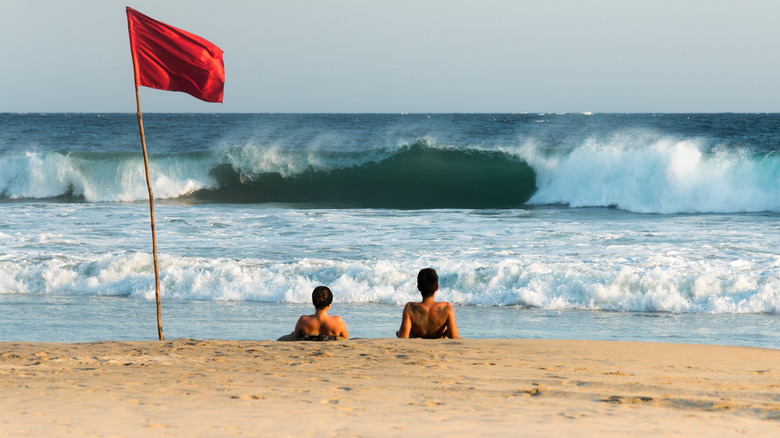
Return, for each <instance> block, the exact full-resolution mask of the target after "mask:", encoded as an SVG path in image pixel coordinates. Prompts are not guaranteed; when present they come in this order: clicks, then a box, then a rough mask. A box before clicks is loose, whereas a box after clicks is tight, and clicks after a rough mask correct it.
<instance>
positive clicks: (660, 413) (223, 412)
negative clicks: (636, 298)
mask: <svg viewBox="0 0 780 438" xmlns="http://www.w3.org/2000/svg"><path fill="white" fill-rule="evenodd" d="M0 351H2V353H1V354H0V375H2V378H0V412H2V416H0V435H2V436H141V435H143V436H290V435H303V436H402V435H411V436H422V435H430V434H436V435H443V434H449V435H452V436H499V435H507V434H508V435H510V436H518V435H525V436H572V435H575V434H577V435H580V436H626V435H629V434H630V435H634V436H636V435H639V436H655V435H658V434H662V433H663V434H665V435H672V436H674V435H677V436H693V435H696V436H725V435H740V436H777V435H778V434H780V369H778V367H779V366H780V351H778V350H770V349H757V348H745V347H724V346H709V345H685V344H660V343H630V342H603V341H567V340H469V339H466V340H444V341H425V340H396V339H356V340H350V341H340V342H276V341H220V340H205V341H203V340H192V339H177V340H172V341H162V342H153V341H139V342H96V343H84V344H55V343H16V342H3V343H0Z"/></svg>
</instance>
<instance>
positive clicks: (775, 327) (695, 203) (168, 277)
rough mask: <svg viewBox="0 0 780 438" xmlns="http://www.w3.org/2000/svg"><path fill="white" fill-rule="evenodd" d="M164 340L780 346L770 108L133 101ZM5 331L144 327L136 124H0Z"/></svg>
mask: <svg viewBox="0 0 780 438" xmlns="http://www.w3.org/2000/svg"><path fill="white" fill-rule="evenodd" d="M144 124H145V130H146V137H147V146H148V149H149V155H150V166H151V176H152V183H153V188H154V193H155V196H156V200H155V216H156V219H157V221H156V226H157V236H158V244H159V256H160V268H161V285H162V315H163V328H164V331H165V335H166V338H168V339H173V338H182V337H187V338H200V339H209V338H220V339H276V338H277V337H279V336H281V335H283V334H286V333H289V332H290V331H292V329H293V327H294V325H295V322H296V320H297V318H298V316H299V315H301V314H304V313H311V310H312V306H311V304H310V296H311V291H312V289H313V288H314V287H315V286H317V285H320V284H324V285H327V286H329V287H330V288H331V289H332V290H333V292H334V296H335V298H334V304H333V308H332V310H331V313H332V314H336V315H341V316H342V317H343V318H344V319H345V321H346V322H347V325H348V328H349V330H350V334H351V335H352V337H364V338H366V337H367V338H373V337H393V336H394V334H395V330H397V329H398V326H399V325H400V315H401V311H402V308H403V304H404V303H406V302H407V301H411V300H417V299H418V297H419V293H418V292H417V291H416V283H415V279H416V273H417V271H418V270H419V269H421V268H424V267H433V268H435V269H436V270H437V271H438V273H439V277H440V285H441V289H440V291H439V293H438V294H437V299H439V300H445V301H450V302H452V303H453V304H454V305H455V308H456V314H457V318H458V325H459V328H460V333H461V336H463V337H466V338H556V339H604V340H624V341H651V342H686V343H701V344H723V345H746V346H754V347H764V348H775V349H778V348H780V114H157V113H149V114H144ZM0 243H1V244H2V247H3V251H2V253H0V312H2V314H3V317H2V318H0V340H1V341H57V342H88V341H98V340H131V339H132V340H146V339H156V338H157V327H156V311H155V301H154V271H153V267H152V254H151V253H152V245H151V232H150V223H149V208H148V199H147V192H146V183H145V179H144V170H143V158H142V154H141V146H140V140H139V133H138V124H137V119H136V115H135V114H0Z"/></svg>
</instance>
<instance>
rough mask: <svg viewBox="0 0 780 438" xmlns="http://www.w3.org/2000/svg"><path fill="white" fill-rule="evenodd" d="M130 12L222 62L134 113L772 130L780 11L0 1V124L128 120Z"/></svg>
mask: <svg viewBox="0 0 780 438" xmlns="http://www.w3.org/2000/svg"><path fill="white" fill-rule="evenodd" d="M125 6H130V7H132V8H134V9H137V10H138V11H140V12H141V13H144V14H146V15H149V16H150V17H152V18H155V19H157V20H160V21H162V22H165V23H168V24H170V25H172V26H176V27H179V28H182V29H184V30H187V31H189V32H192V33H195V34H198V35H200V36H202V37H204V38H206V39H208V40H210V41H211V42H213V43H215V44H217V45H218V46H219V47H221V48H222V49H223V50H224V51H225V70H226V76H227V79H226V84H225V95H224V103H222V104H213V103H206V102H201V101H199V100H197V99H195V98H193V97H190V96H189V95H186V94H184V93H173V92H165V91H158V90H152V89H148V88H142V90H141V105H142V108H143V110H144V112H380V113H398V112H418V113H419V112H422V113H425V112H432V113H436V112H438V113H441V112H581V111H592V112H780V24H778V23H780V1H777V0H740V1H737V0H734V1H723V0H652V1H640V0H598V1H596V0H538V1H526V0H473V1H458V0H393V1H386V0H344V1H335V0H301V1H296V0H286V1H259V0H255V1H250V0H246V1H231V0H218V1H205V0H164V1H162V0H122V1H115V0H92V1H87V0H70V1H56V0H48V1H47V0H0V41H1V42H2V44H0V59H2V66H1V67H0V112H135V91H134V87H133V72H132V64H131V57H130V48H129V42H128V35H127V20H126V15H125Z"/></svg>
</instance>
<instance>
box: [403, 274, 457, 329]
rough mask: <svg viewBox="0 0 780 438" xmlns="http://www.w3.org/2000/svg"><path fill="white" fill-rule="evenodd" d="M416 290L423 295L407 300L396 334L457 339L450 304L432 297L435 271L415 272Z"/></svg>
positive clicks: (435, 287)
mask: <svg viewBox="0 0 780 438" xmlns="http://www.w3.org/2000/svg"><path fill="white" fill-rule="evenodd" d="M417 289H418V290H419V291H420V293H421V294H422V301H421V302H419V303H413V302H410V303H406V307H404V313H403V316H402V317H401V329H400V330H398V331H397V332H396V333H395V335H396V336H398V337H399V338H426V339H440V338H445V337H446V338H451V339H458V338H459V337H460V336H459V334H458V323H457V322H456V321H455V310H454V309H453V308H452V304H450V303H447V302H440V303H437V302H436V301H435V300H434V296H435V295H436V291H438V290H439V276H438V275H437V274H436V271H435V270H433V269H431V268H425V269H422V270H420V273H419V274H417Z"/></svg>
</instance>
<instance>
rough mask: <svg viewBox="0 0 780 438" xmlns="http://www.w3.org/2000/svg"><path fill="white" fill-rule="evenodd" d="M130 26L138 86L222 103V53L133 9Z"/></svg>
mask: <svg viewBox="0 0 780 438" xmlns="http://www.w3.org/2000/svg"><path fill="white" fill-rule="evenodd" d="M127 26H128V29H129V31H130V50H131V51H132V53H133V68H134V70H135V84H136V85H139V86H144V87H150V88H156V89H158V90H168V91H182V92H185V93H187V94H190V95H192V96H194V97H197V98H198V99H201V100H205V101H206V102H222V94H223V89H224V86H225V64H224V62H223V60H222V53H223V52H222V49H220V48H219V47H217V46H215V45H214V44H212V43H211V42H209V41H207V40H205V39H203V38H201V37H199V36H197V35H194V34H191V33H189V32H186V31H183V30H181V29H177V28H175V27H173V26H169V25H167V24H165V23H162V22H160V21H157V20H154V19H152V18H149V17H147V16H146V15H144V14H142V13H140V12H138V11H136V10H135V9H133V8H130V7H128V8H127Z"/></svg>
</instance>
